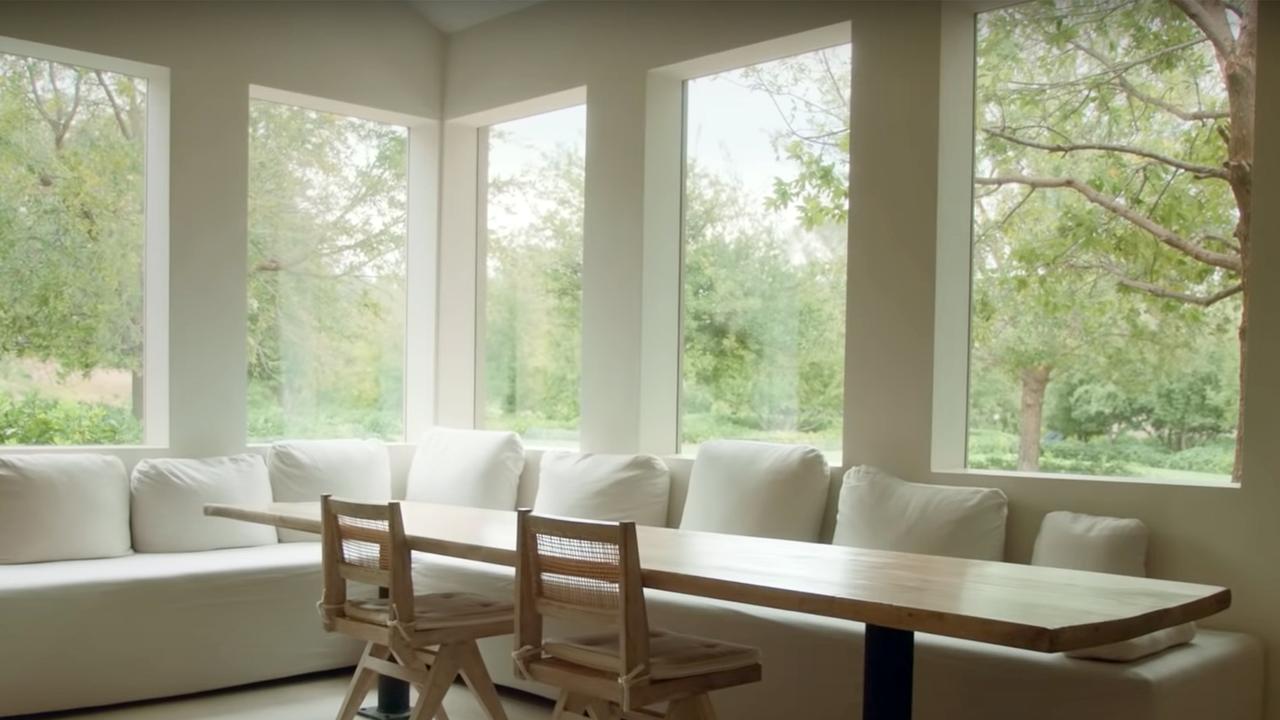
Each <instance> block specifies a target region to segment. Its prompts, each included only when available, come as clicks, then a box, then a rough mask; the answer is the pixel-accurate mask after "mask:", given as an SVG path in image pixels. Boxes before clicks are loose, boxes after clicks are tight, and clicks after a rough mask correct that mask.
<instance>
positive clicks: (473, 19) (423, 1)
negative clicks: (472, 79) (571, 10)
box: [408, 0, 540, 33]
mask: <svg viewBox="0 0 1280 720" xmlns="http://www.w3.org/2000/svg"><path fill="white" fill-rule="evenodd" d="M408 2H409V4H410V5H412V6H413V9H415V10H417V11H418V12H419V13H422V15H423V17H425V18H426V19H427V20H429V21H431V24H432V25H435V26H436V27H437V28H439V29H440V31H441V32H446V33H454V32H458V31H459V30H465V29H466V28H469V27H471V26H472V25H479V24H480V23H482V22H485V21H486V20H492V19H493V18H496V17H498V16H500V15H506V14H507V13H513V12H515V11H516V10H520V9H522V8H527V7H529V6H530V5H533V4H534V3H537V2H540V0H408Z"/></svg>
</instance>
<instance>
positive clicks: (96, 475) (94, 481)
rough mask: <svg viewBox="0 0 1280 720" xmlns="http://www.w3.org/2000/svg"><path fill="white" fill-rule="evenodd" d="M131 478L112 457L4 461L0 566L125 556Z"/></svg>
mask: <svg viewBox="0 0 1280 720" xmlns="http://www.w3.org/2000/svg"><path fill="white" fill-rule="evenodd" d="M129 549H130V538H129V477H128V476H127V475H125V472H124V463H122V462H120V459H119V458H117V457H113V456H110V455H94V454H89V453H74V454H63V453H56V454H55V453H39V454H33V455H3V456H0V564H5V563H32V562H48V561H53V560H76V559H80V558H105V557H115V556H118V555H125V554H127V553H128V552H129Z"/></svg>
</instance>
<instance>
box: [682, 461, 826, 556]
mask: <svg viewBox="0 0 1280 720" xmlns="http://www.w3.org/2000/svg"><path fill="white" fill-rule="evenodd" d="M826 502H827V461H826V458H824V457H823V456H822V453H821V452H819V451H818V449H817V448H813V447H809V446H807V445H781V444H777V443H763V442H749V441H744V440H712V441H710V442H705V443H703V444H702V446H701V447H699V448H698V457H697V459H695V460H694V461H693V470H692V472H691V473H690V476H689V491H688V495H687V496H686V498H685V505H684V515H683V516H682V517H681V519H680V528H681V529H683V530H704V531H707V532H719V533H730V534H734V535H754V536H756V537H770V538H782V539H786V540H806V541H810V542H814V541H816V540H817V539H818V536H819V534H820V533H821V530H822V513H823V508H824V507H825V506H826Z"/></svg>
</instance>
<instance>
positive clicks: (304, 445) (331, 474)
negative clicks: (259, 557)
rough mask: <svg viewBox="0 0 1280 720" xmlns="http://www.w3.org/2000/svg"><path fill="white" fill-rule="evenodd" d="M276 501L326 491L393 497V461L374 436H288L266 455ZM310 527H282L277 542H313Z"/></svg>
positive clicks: (312, 498) (315, 498) (308, 498)
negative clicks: (308, 530) (300, 529)
mask: <svg viewBox="0 0 1280 720" xmlns="http://www.w3.org/2000/svg"><path fill="white" fill-rule="evenodd" d="M267 467H268V470H269V474H270V476H271V495H272V497H273V498H274V499H275V501H276V502H319V501H320V496H321V495H323V494H325V493H330V494H332V495H334V496H336V497H340V498H344V499H347V500H364V501H369V502H386V501H388V500H390V499H391V463H390V460H389V459H388V456H387V448H386V447H385V446H384V445H383V444H382V443H380V442H378V441H376V440H290V441H284V442H278V443H275V444H273V445H272V446H271V452H270V453H269V455H268V457H267ZM317 539H318V537H317V535H316V534H314V533H304V532H298V531H296V530H285V529H281V530H280V541H281V542H308V541H310V542H314V541H315V540H317Z"/></svg>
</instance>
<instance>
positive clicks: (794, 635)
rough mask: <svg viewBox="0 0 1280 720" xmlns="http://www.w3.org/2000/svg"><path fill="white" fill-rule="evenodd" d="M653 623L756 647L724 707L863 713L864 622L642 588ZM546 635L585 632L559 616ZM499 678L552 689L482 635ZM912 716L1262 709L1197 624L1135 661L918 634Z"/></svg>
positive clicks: (1233, 654)
mask: <svg viewBox="0 0 1280 720" xmlns="http://www.w3.org/2000/svg"><path fill="white" fill-rule="evenodd" d="M414 582H415V591H417V592H435V591H443V590H446V589H451V590H466V591H469V592H476V593H482V594H486V595H489V596H493V597H498V596H500V595H502V594H510V593H511V592H512V590H513V586H514V577H513V573H512V571H511V570H510V569H508V568H503V567H499V566H495V565H487V564H484V563H475V562H470V561H466V560H458V559H454V558H444V557H438V556H430V557H429V558H424V559H422V560H420V561H419V562H418V563H416V564H415V568H414ZM645 597H646V600H647V603H648V611H649V622H650V624H651V625H652V626H653V627H656V628H664V629H667V630H671V631H674V632H683V633H692V634H699V635H703V636H706V637H711V638H715V639H717V640H724V641H727V642H733V643H738V644H742V645H751V646H755V647H758V648H760V651H761V659H762V662H763V664H764V679H763V681H762V682H759V683H755V684H751V685H744V686H742V687H737V688H731V689H728V690H722V691H717V692H716V693H715V694H714V696H713V697H714V702H715V705H716V710H717V712H718V713H719V715H720V717H723V718H733V719H734V720H775V719H776V718H792V717H797V712H798V711H799V710H803V716H804V717H806V718H856V717H860V713H861V702H862V647H863V625H862V624H861V623H855V622H848V621H844V620H835V619H832V618H825V617H818V616H814V615H806V614H802V613H793V612H785V611H781V610H772V609H769V608H761V607H755V606H751V605H742V604H738V603H726V602H721V601H717V600H708V599H705V598H698V597H693V596H689V595H678V594H674V593H667V592H662V591H657V590H648V591H646V592H645ZM546 625H547V627H546V635H547V636H548V637H555V636H557V635H565V634H569V633H571V632H573V631H575V630H576V631H577V632H581V631H582V628H581V627H577V628H574V627H573V626H567V625H565V624H563V623H561V622H558V621H555V620H553V619H552V620H548V621H547V623H546ZM480 648H481V652H482V653H483V655H484V658H485V664H486V665H487V666H488V668H489V672H490V673H491V674H492V675H493V678H494V681H495V682H497V683H498V684H500V685H504V686H507V687H513V688H518V689H521V690H526V691H529V692H534V693H537V694H539V695H543V696H544V697H548V698H550V697H554V696H555V691H554V689H552V688H549V687H547V686H545V685H538V684H535V683H529V682H525V681H521V680H517V679H516V678H515V677H514V674H513V672H512V662H511V652H512V649H513V648H512V639H511V638H510V637H502V638H488V639H485V640H482V641H480ZM915 657H916V675H915V688H916V690H915V700H914V703H915V707H914V714H913V718H914V719H915V720H1027V717H1028V711H1029V708H1034V716H1035V720H1080V718H1098V719H1099V720H1110V719H1111V718H1124V720H1205V718H1214V720H1258V718H1259V717H1260V716H1261V713H1262V697H1263V696H1262V688H1263V674H1262V672H1263V662H1262V647H1261V643H1259V642H1258V641H1257V640H1256V639H1255V638H1252V637H1250V636H1248V635H1241V634H1237V633H1227V632H1215V631H1201V633H1200V635H1199V637H1197V638H1196V640H1195V642H1193V643H1191V644H1188V645H1184V646H1182V647H1178V648H1173V649H1172V650H1169V651H1168V652H1165V653H1161V654H1159V655H1155V656H1153V657H1150V658H1146V659H1144V660H1139V661H1137V662H1133V663H1125V664H1114V663H1099V662H1091V661H1088V660H1075V659H1072V658H1068V657H1066V656H1064V655H1061V654H1054V653H1037V652H1031V651H1028V650H1015V649H1012V648H1003V647H998V646H993V645H985V644H982V643H975V642H970V641H966V640H954V639H951V638H944V637H939V636H936V635H924V634H917V635H916V656H915Z"/></svg>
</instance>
